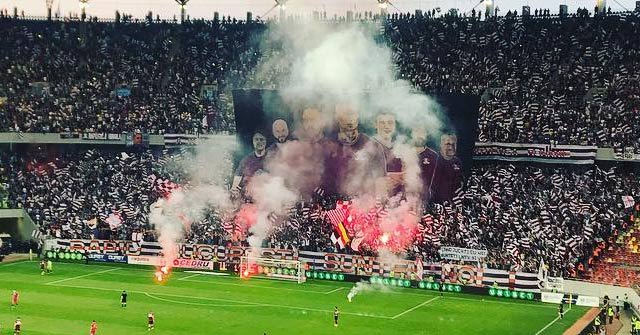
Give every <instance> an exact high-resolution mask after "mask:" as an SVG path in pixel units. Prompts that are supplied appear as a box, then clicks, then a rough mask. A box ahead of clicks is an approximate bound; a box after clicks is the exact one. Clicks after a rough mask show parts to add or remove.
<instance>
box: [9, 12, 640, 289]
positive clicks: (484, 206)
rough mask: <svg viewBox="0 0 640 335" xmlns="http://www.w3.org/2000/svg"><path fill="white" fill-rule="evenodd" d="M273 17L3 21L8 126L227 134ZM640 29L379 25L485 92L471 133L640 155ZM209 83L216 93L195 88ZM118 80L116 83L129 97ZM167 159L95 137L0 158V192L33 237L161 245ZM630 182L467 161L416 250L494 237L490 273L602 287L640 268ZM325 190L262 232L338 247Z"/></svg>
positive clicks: (422, 84) (452, 83)
mask: <svg viewBox="0 0 640 335" xmlns="http://www.w3.org/2000/svg"><path fill="white" fill-rule="evenodd" d="M265 28H266V24H265V23H261V22H253V23H246V22H241V21H235V20H233V21H224V22H188V23H187V24H184V25H173V24H169V23H155V24H137V23H121V24H113V23H88V24H80V23H78V22H42V21H27V20H16V19H11V18H7V17H0V31H1V32H2V34H0V44H1V45H3V48H1V49H0V69H7V70H6V71H5V72H2V73H0V82H2V83H3V84H2V86H0V89H2V90H3V92H0V93H3V94H5V95H6V97H7V100H6V102H5V103H3V104H2V105H1V106H0V130H1V131H5V132H34V133H36V132H72V131H76V132H100V133H112V132H113V133H119V132H123V131H133V130H141V131H143V132H146V133H152V134H164V133H199V132H202V131H216V132H234V131H235V126H234V122H233V110H232V104H231V98H230V89H233V88H237V87H265V88H277V86H276V84H275V83H277V82H278V81H279V79H280V78H282V77H283V76H286V74H287V73H286V71H287V69H288V68H289V66H288V65H290V64H291V59H288V58H287V53H286V50H282V49H281V48H279V46H277V45H275V44H274V45H269V46H266V47H265V46H263V45H261V44H260V43H257V42H256V39H259V36H260V34H261V33H262V32H263V31H264V30H265ZM639 30H640V19H639V17H638V16H637V15H632V14H629V13H624V14H623V15H612V16H600V17H595V18H593V17H584V16H580V17H578V16H573V17H570V18H567V19H563V20H560V19H559V18H557V17H551V16H543V17H535V18H532V19H522V18H521V17H517V16H507V17H500V18H497V19H490V20H486V21H480V20H477V19H475V18H467V17H452V16H447V17H443V18H436V19H434V18H421V19H418V18H415V17H409V16H404V15H403V16H395V17H394V18H393V19H391V20H389V21H388V22H387V23H386V25H385V26H384V33H383V35H382V38H384V39H385V40H386V41H387V42H388V43H389V44H390V45H391V46H392V48H393V50H394V52H395V56H394V59H395V61H396V63H397V65H398V68H399V70H400V73H402V76H404V77H405V78H407V79H409V80H411V81H412V82H413V83H414V84H415V85H416V86H417V87H418V88H420V89H422V90H424V91H460V92H466V93H473V94H477V95H481V96H482V97H483V98H482V103H481V104H482V105H481V110H480V123H479V131H478V137H477V139H478V141H481V142H492V141H501V142H515V143H557V144H577V145H597V146H598V147H604V148H614V149H615V150H616V152H617V153H622V150H623V149H624V148H626V147H633V148H634V151H635V152H636V153H640V137H639V136H638V135H637V134H638V133H640V81H639V78H638V73H640V59H639V58H640V53H639V52H640V51H639V50H640V41H639V40H638V39H629V38H628V36H640V31H639ZM273 54H278V55H282V57H281V58H280V62H281V63H280V64H277V65H275V66H273V67H272V70H271V71H270V72H266V73H265V72H262V71H258V64H260V63H261V61H262V60H264V59H266V58H271V56H272V55H273ZM203 85H211V86H212V87H214V88H215V94H213V95H211V96H208V97H203V96H202V94H201V91H200V90H201V87H202V86H203ZM117 87H122V88H125V89H124V90H123V91H122V94H121V92H119V91H117V90H116V88H117ZM126 92H128V93H126ZM210 116H211V117H210ZM203 118H206V119H207V123H206V126H205V125H204V124H203V122H202V120H203ZM166 157H169V155H168V154H167V153H166V152H165V153H152V152H150V151H147V152H139V153H134V152H126V153H124V154H123V153H121V152H110V151H98V150H94V149H92V150H88V151H82V152H79V153H66V154H55V155H51V154H46V153H32V154H30V155H27V156H16V155H9V154H6V153H1V154H0V178H2V179H0V182H2V181H4V182H3V185H2V186H3V187H1V188H0V201H2V202H1V203H0V204H2V205H3V206H5V205H6V206H8V207H12V208H26V209H27V212H28V213H29V214H30V216H31V217H32V218H33V220H34V221H35V222H36V223H37V224H38V225H40V227H41V231H42V233H44V234H47V235H50V236H54V237H61V238H105V239H129V238H130V236H131V234H132V233H133V232H143V235H144V236H145V237H144V238H145V239H146V240H154V239H155V236H154V234H153V232H152V228H153V227H151V226H149V225H148V224H147V223H146V222H148V220H147V218H148V214H149V207H150V205H151V204H152V203H153V202H154V201H155V200H157V199H158V197H160V196H162V194H163V189H162V188H163V187H167V185H168V184H170V183H179V184H186V185H188V180H185V179H184V176H182V175H180V174H176V172H175V171H170V170H168V169H166V168H165V165H166ZM5 184H6V185H5ZM27 185H31V187H27ZM3 190H4V191H3ZM3 192H4V194H6V197H7V200H3ZM628 194H633V195H636V196H638V195H640V176H638V175H637V174H636V173H634V172H632V171H627V170H625V169H624V168H623V167H618V168H611V169H610V168H609V167H607V168H604V167H602V168H601V167H595V166H594V167H588V168H586V167H579V168H569V167H562V168H560V167H537V166H525V165H520V164H518V165H509V164H503V163H492V164H486V165H484V164H481V165H477V166H475V167H474V168H473V170H472V175H471V178H470V180H469V181H468V185H467V191H466V193H464V194H461V195H459V198H458V199H457V201H458V202H457V203H451V204H444V205H439V206H433V207H431V208H428V209H427V211H426V212H425V213H422V217H423V220H422V222H421V226H420V227H421V231H422V233H423V234H424V235H425V236H426V235H429V236H432V237H433V238H431V239H429V240H426V239H425V240H422V241H420V242H419V243H416V244H415V246H414V248H413V250H411V253H412V255H413V256H415V255H418V254H419V255H422V256H423V258H424V259H426V260H436V259H437V258H438V255H437V252H436V251H437V247H438V246H440V245H443V244H446V245H452V246H460V247H469V248H487V249H488V250H489V251H490V256H489V257H488V259H487V260H486V263H487V266H489V267H492V268H517V269H523V270H528V271H536V270H537V267H538V264H539V263H538V262H539V260H540V259H541V258H542V259H545V262H546V263H547V264H549V266H550V272H551V273H552V274H553V275H565V276H579V275H585V276H588V277H590V278H592V279H594V280H596V281H603V280H607V278H609V276H610V275H611V274H612V273H614V272H615V273H617V274H619V279H618V280H617V281H616V282H615V283H617V284H630V283H633V282H637V278H636V277H635V276H636V274H635V272H633V271H626V270H621V269H619V268H618V267H616V268H614V267H613V265H612V263H616V262H618V263H625V264H628V263H631V264H632V265H635V264H638V257H636V254H635V252H633V250H635V249H637V247H635V246H636V243H637V240H634V238H635V237H638V236H637V230H634V231H633V232H630V233H626V231H627V230H628V228H629V226H628V224H629V220H628V216H629V215H630V211H631V209H629V208H625V206H624V205H623V203H622V200H621V197H622V196H624V195H628ZM331 202H335V199H319V201H318V202H316V203H314V204H311V205H309V207H305V206H301V207H299V208H296V209H295V210H294V211H292V212H291V213H290V216H289V218H288V219H287V220H286V224H284V225H282V226H280V227H279V228H278V229H277V230H276V231H275V232H273V234H272V236H271V237H270V239H269V241H267V244H268V245H270V246H279V247H283V248H301V249H306V250H314V251H317V250H332V248H334V246H333V244H332V243H331V241H330V239H329V235H330V233H329V232H330V230H331V228H330V226H328V224H327V222H324V221H322V220H321V219H319V217H320V215H319V212H320V211H322V210H323V205H326V204H328V203H331ZM233 232H234V225H233V224H232V223H229V220H228V218H224V217H223V215H222V214H220V213H217V212H215V211H211V212H210V213H208V214H207V215H206V216H205V219H203V220H202V221H201V222H198V223H195V224H194V225H193V226H192V228H191V231H190V232H189V235H188V236H187V240H189V241H191V242H199V243H220V244H221V243H245V241H244V240H243V237H242V236H237V235H236V234H234V233H233ZM435 233H437V234H435ZM616 239H621V240H619V241H618V242H619V243H618V244H619V245H620V247H616V246H614V243H612V242H613V241H615V240H616ZM599 248H600V249H609V248H612V249H611V250H609V251H610V252H612V254H610V256H608V257H610V258H611V259H612V261H611V262H606V263H605V264H603V263H602V262H599V263H598V265H597V266H596V267H595V268H594V269H592V268H591V267H590V265H592V264H595V263H593V262H590V257H592V256H593V253H594V250H597V249H599ZM629 250H632V252H630V251H629ZM362 252H364V253H366V252H368V251H367V250H366V248H365V249H364V251H362ZM598 256H600V254H598ZM580 265H582V267H580ZM585 267H586V268H585Z"/></svg>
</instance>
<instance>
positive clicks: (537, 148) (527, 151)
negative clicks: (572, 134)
mask: <svg viewBox="0 0 640 335" xmlns="http://www.w3.org/2000/svg"><path fill="white" fill-rule="evenodd" d="M597 150H598V148H597V147H595V146H580V145H549V144H523V143H502V142H476V145H475V147H474V149H473V159H476V160H482V159H493V160H504V161H529V162H540V163H567V164H593V163H594V162H595V159H596V154H597Z"/></svg>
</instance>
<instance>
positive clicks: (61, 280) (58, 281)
mask: <svg viewBox="0 0 640 335" xmlns="http://www.w3.org/2000/svg"><path fill="white" fill-rule="evenodd" d="M116 270H120V268H111V269H107V270H103V271H98V272H91V273H87V274H86V275H81V276H76V277H71V278H65V279H60V280H54V281H52V282H48V283H46V284H45V285H53V284H57V283H62V282H65V281H69V280H75V279H80V278H84V277H89V276H93V275H99V274H101V273H107V272H111V271H116Z"/></svg>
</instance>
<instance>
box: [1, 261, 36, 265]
mask: <svg viewBox="0 0 640 335" xmlns="http://www.w3.org/2000/svg"><path fill="white" fill-rule="evenodd" d="M35 262H36V261H26V260H18V261H11V262H7V263H0V267H7V266H12V265H16V264H24V263H35Z"/></svg>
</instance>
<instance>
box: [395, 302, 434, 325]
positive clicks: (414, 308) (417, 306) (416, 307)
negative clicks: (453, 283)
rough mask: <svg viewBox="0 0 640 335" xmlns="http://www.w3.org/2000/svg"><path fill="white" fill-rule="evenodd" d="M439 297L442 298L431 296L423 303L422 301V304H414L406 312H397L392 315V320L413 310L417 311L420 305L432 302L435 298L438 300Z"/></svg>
mask: <svg viewBox="0 0 640 335" xmlns="http://www.w3.org/2000/svg"><path fill="white" fill-rule="evenodd" d="M438 299H440V297H434V298H431V299H429V300H427V301H425V302H423V303H421V304H419V305H416V306H413V307H411V308H409V309H407V310H406V311H404V312H402V313H400V314H396V315H394V316H392V317H391V319H392V320H395V319H397V318H399V317H401V316H403V315H405V314H407V313H409V312H413V311H415V310H416V309H418V308H420V307H422V306H424V305H427V304H429V303H430V302H432V301H434V300H438Z"/></svg>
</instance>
